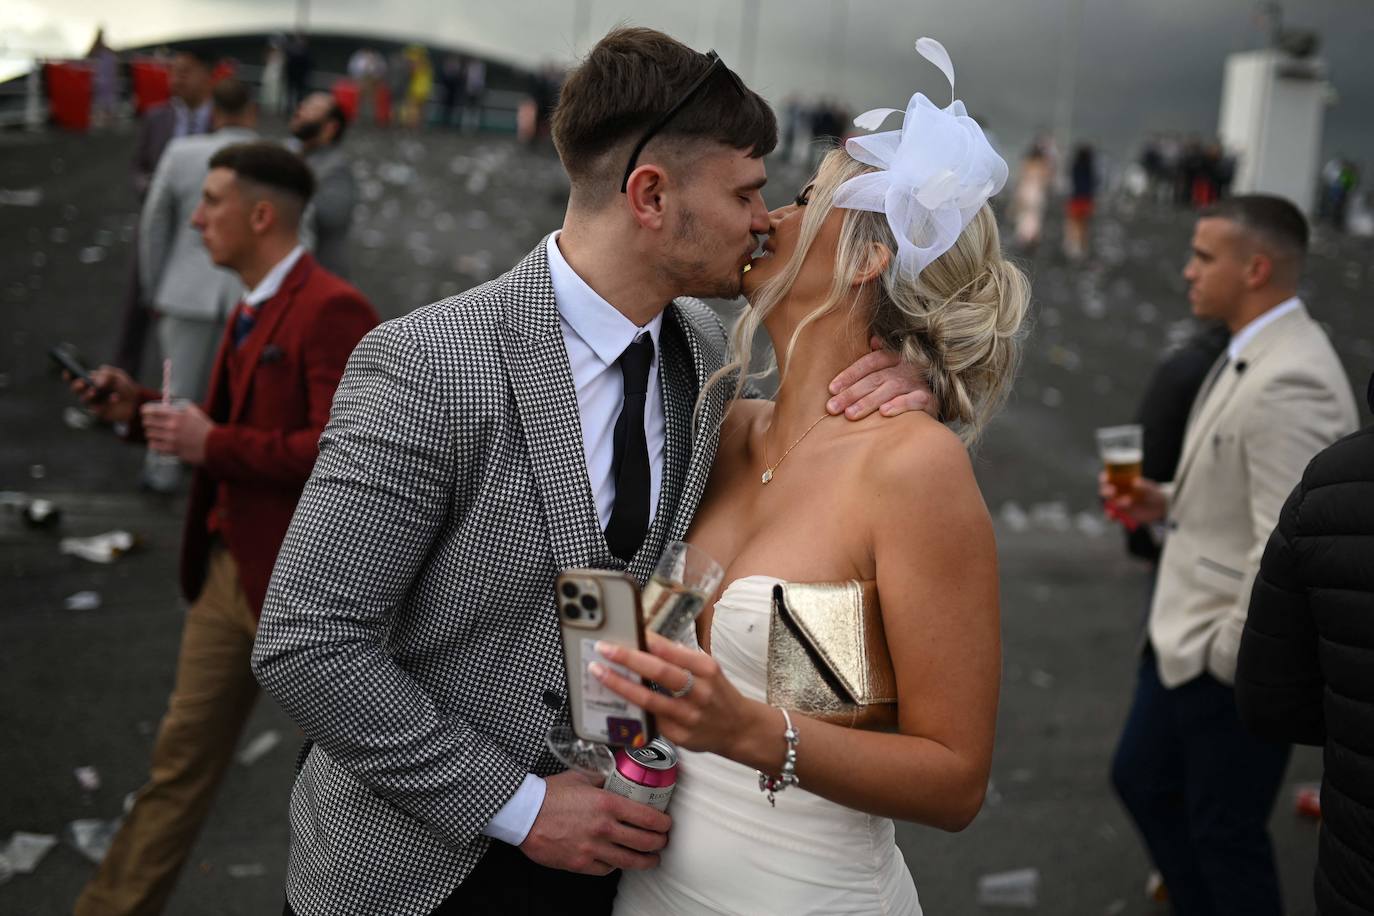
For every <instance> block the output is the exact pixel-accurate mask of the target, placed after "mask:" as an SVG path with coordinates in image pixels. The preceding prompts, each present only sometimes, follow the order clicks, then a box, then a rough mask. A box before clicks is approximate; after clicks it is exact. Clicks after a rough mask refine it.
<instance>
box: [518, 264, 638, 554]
mask: <svg viewBox="0 0 1374 916" xmlns="http://www.w3.org/2000/svg"><path fill="white" fill-rule="evenodd" d="M544 246H545V242H540V243H539V245H538V247H536V248H535V249H534V251H532V252H530V254H529V255H528V256H526V258H525V260H524V261H522V262H520V264H519V265H517V266H516V267H515V269H514V270H512V271H511V272H510V273H509V274H507V276H506V280H505V283H504V284H503V287H504V289H503V291H502V297H503V299H504V302H503V305H502V311H503V316H502V325H503V328H502V334H501V348H502V351H503V355H504V358H505V363H506V369H507V371H508V372H509V373H510V379H511V391H512V394H513V396H514V399H515V406H516V412H517V413H518V415H519V421H520V425H521V428H522V429H523V431H524V434H525V445H526V448H527V450H528V455H529V460H530V466H531V468H532V469H533V471H534V476H535V480H536V481H537V483H538V486H539V494H540V497H541V501H542V503H543V506H544V516H545V521H546V523H547V526H548V532H549V541H550V544H551V545H552V547H553V556H554V562H555V564H556V565H557V568H559V569H569V568H573V567H579V566H580V567H586V566H597V567H600V568H607V567H610V568H623V567H624V564H623V563H619V562H618V561H616V560H615V559H614V558H613V557H612V556H611V555H610V551H609V550H608V549H607V547H606V540H605V537H604V535H603V534H602V532H601V526H600V524H599V520H598V519H597V515H596V502H595V500H594V498H593V496H592V485H591V481H590V480H589V479H588V477H587V458H586V453H585V451H584V449H583V446H582V423H581V419H580V416H581V415H580V413H579V409H578V406H577V390H576V389H575V388H574V386H573V378H572V366H571V365H570V364H569V363H568V351H567V348H566V347H565V346H564V344H563V332H562V330H561V328H560V325H559V321H558V305H557V303H556V302H555V301H554V296H553V283H552V281H551V280H550V278H549V262H548V252H547V250H546V249H545V247H544Z"/></svg>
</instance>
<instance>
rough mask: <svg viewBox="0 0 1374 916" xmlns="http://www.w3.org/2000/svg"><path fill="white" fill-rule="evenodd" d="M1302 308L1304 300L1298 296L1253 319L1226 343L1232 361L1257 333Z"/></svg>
mask: <svg viewBox="0 0 1374 916" xmlns="http://www.w3.org/2000/svg"><path fill="white" fill-rule="evenodd" d="M1300 308H1302V300H1301V299H1299V298H1298V297H1297V296H1293V297H1292V298H1291V299H1285V300H1283V301H1282V302H1280V303H1279V304H1278V305H1276V306H1274V307H1273V308H1271V309H1270V310H1269V311H1267V312H1265V313H1264V314H1262V315H1260V316H1259V317H1258V318H1256V319H1254V320H1253V321H1251V322H1250V323H1249V324H1247V325H1246V326H1245V327H1243V328H1241V329H1240V330H1239V331H1237V332H1236V333H1234V334H1232V335H1231V342H1230V343H1228V344H1227V345H1226V356H1227V358H1228V359H1230V360H1231V362H1232V363H1234V362H1236V361H1237V360H1239V359H1240V355H1241V354H1242V353H1244V352H1245V347H1246V345H1247V344H1248V343H1250V341H1252V340H1254V339H1255V335H1256V334H1258V333H1259V332H1260V331H1263V330H1264V329H1265V328H1267V327H1268V326H1269V325H1271V324H1273V323H1274V322H1276V321H1278V320H1279V319H1280V318H1282V317H1283V316H1284V315H1287V314H1288V313H1289V312H1295V311H1297V310H1298V309H1300Z"/></svg>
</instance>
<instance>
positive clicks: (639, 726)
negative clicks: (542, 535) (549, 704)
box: [554, 569, 657, 748]
mask: <svg viewBox="0 0 1374 916" xmlns="http://www.w3.org/2000/svg"><path fill="white" fill-rule="evenodd" d="M554 589H555V595H556V600H557V604H558V623H559V628H560V629H561V631H562V634H563V660H564V664H565V666H566V668H567V674H568V699H569V703H570V705H571V708H572V726H573V731H574V732H576V733H577V736H578V737H579V738H584V739H586V740H587V741H598V742H600V743H602V744H610V745H615V746H618V747H631V748H635V747H642V746H643V745H645V744H647V743H648V742H649V740H650V739H652V738H653V737H654V736H655V735H656V734H657V732H656V730H655V727H654V719H653V714H652V713H647V712H645V711H644V710H642V709H640V708H639V707H638V706H635V705H634V704H632V703H630V702H629V701H628V700H626V699H624V698H623V697H621V696H620V695H619V694H617V693H615V692H614V691H612V690H611V689H610V688H608V687H606V686H605V685H604V684H602V683H601V682H600V681H599V680H597V679H596V677H595V676H594V675H593V674H592V673H591V672H590V671H588V670H587V667H588V666H589V665H590V664H591V663H592V662H600V663H601V664H603V665H606V666H607V667H609V668H612V669H613V670H615V671H616V672H618V673H619V674H621V675H622V676H624V677H626V678H628V679H630V680H632V681H634V682H636V683H641V682H642V681H641V679H640V677H639V675H637V674H634V673H633V672H631V671H628V670H626V669H625V668H622V667H620V666H619V665H615V664H612V663H611V662H608V661H607V660H606V659H605V658H602V657H601V655H600V654H599V653H597V651H596V643H597V642H598V641H599V640H605V641H606V642H613V643H617V644H619V645H622V646H629V647H631V648H635V649H643V648H644V613H643V610H642V609H641V608H640V603H639V587H638V586H637V585H636V584H635V581H634V580H633V579H631V578H630V577H629V576H627V575H625V574H624V573H619V572H613V571H611V570H605V569H568V570H564V571H563V572H561V573H559V574H558V578H557V579H556V580H555V583H554Z"/></svg>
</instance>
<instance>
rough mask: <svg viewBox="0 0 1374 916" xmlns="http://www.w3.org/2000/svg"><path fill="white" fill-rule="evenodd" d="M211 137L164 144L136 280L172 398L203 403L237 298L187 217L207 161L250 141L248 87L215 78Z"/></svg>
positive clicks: (233, 282) (238, 291) (252, 118)
mask: <svg viewBox="0 0 1374 916" xmlns="http://www.w3.org/2000/svg"><path fill="white" fill-rule="evenodd" d="M212 100H213V113H212V115H211V118H212V127H213V132H212V133H209V134H204V135H201V136H195V137H184V138H182V139H180V140H175V141H173V142H172V143H171V144H169V145H168V147H167V151H166V152H165V153H163V156H162V159H161V161H160V162H158V166H157V171H156V172H154V173H153V181H152V185H151V187H150V188H149V190H148V199H147V200H146V201H144V203H143V212H142V214H141V215H140V217H139V225H138V231H139V237H138V263H139V278H140V281H141V283H142V285H143V288H144V289H145V290H147V292H148V301H149V303H150V304H151V305H152V307H153V310H154V311H155V312H156V313H157V337H158V345H159V346H160V347H161V349H162V355H163V356H164V357H165V358H167V359H170V360H171V361H172V394H174V395H176V396H178V397H186V398H191V399H192V400H195V401H200V400H202V399H203V398H204V397H205V388H206V385H207V383H208V380H209V374H210V366H211V364H212V363H213V362H214V358H215V348H216V347H217V346H218V345H219V340H220V336H221V335H222V334H223V332H224V322H225V320H226V319H227V318H228V316H229V313H230V311H232V310H233V308H234V306H235V305H236V304H237V303H238V300H239V299H240V297H242V296H243V292H244V290H243V284H242V283H241V282H240V281H239V278H238V277H237V276H236V275H235V274H233V273H231V272H229V271H227V270H224V269H223V268H220V267H216V266H215V264H214V262H213V261H211V260H210V255H209V253H208V252H207V251H206V250H205V243H204V242H203V241H201V238H200V233H199V232H197V231H196V230H195V228H194V227H193V226H192V225H191V214H192V213H194V212H195V209H196V207H197V205H199V203H200V195H201V187H202V186H203V185H204V184H205V176H206V175H208V174H209V172H210V157H211V156H213V155H214V154H215V153H216V152H217V151H218V150H219V149H220V148H221V147H225V146H229V145H230V144H232V143H242V142H244V141H247V140H252V139H254V138H256V136H257V134H256V133H255V132H254V127H255V126H256V125H257V110H256V108H255V106H254V105H253V102H252V98H251V97H250V95H249V93H248V89H247V87H245V86H244V85H243V84H242V83H240V82H239V81H238V80H235V79H225V80H221V81H220V83H219V84H218V85H216V86H215V88H214V90H213V93H212Z"/></svg>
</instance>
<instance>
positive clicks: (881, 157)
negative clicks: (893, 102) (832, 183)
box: [834, 38, 1007, 280]
mask: <svg viewBox="0 0 1374 916" xmlns="http://www.w3.org/2000/svg"><path fill="white" fill-rule="evenodd" d="M916 50H917V51H919V52H920V54H921V56H922V57H924V58H925V59H926V60H928V61H930V62H931V63H933V64H934V65H935V66H937V67H939V68H940V70H941V71H942V72H943V73H944V74H945V76H946V77H947V78H948V79H949V91H950V98H951V99H952V101H951V102H950V104H949V107H947V108H936V107H935V103H934V102H932V101H931V100H930V99H928V98H926V97H925V95H924V94H922V93H920V92H918V93H916V94H915V95H913V96H912V97H911V101H910V102H908V103H907V106H906V113H905V119H904V120H903V122H902V127H901V129H900V130H889V131H884V132H882V133H878V134H870V135H868V136H866V137H851V138H850V139H849V141H848V142H847V143H846V144H845V150H846V151H847V152H848V153H849V155H850V156H852V157H854V158H855V159H857V160H858V161H859V162H863V163H865V164H867V165H871V166H874V167H876V168H878V169H881V171H878V172H866V173H865V174H863V175H859V176H857V177H855V178H851V179H849V180H848V181H846V182H844V183H843V184H841V185H840V186H839V187H838V188H836V189H835V196H834V204H835V206H837V207H843V208H845V209H849V210H871V211H873V212H874V213H885V214H887V222H888V225H889V226H891V227H892V234H893V235H894V236H896V237H897V263H898V265H899V268H900V270H901V273H902V274H903V276H905V277H907V278H908V279H910V280H915V279H916V277H917V276H919V275H920V273H921V271H922V270H924V269H925V267H926V265H927V264H929V263H930V262H931V261H934V260H935V259H936V258H938V257H939V256H940V255H942V254H944V253H945V252H946V251H949V249H950V248H952V247H953V246H954V243H955V241H957V240H958V238H959V234H960V233H961V232H963V231H964V228H965V227H966V226H968V224H969V222H971V221H972V220H973V217H974V216H975V215H977V213H978V211H979V210H980V209H981V208H982V206H983V204H985V203H986V202H987V200H988V198H989V197H991V196H992V195H994V194H996V193H997V192H998V191H1000V190H1002V186H1003V185H1005V184H1006V183H1007V163H1006V161H1005V160H1003V159H1002V157H1001V156H999V155H997V151H996V150H994V149H993V148H992V144H990V143H989V142H988V138H987V137H986V136H984V135H983V129H982V128H981V127H979V126H978V122H977V121H975V120H973V118H971V117H969V115H968V111H967V110H965V108H964V103H963V102H961V101H959V100H958V99H956V98H954V64H953V62H952V61H951V60H950V59H949V52H948V51H946V50H945V47H944V45H942V44H940V43H939V42H938V41H936V40H935V39H933V38H922V39H919V40H918V41H917V42H916ZM898 113H900V109H897V108H875V109H873V110H872V111H866V112H864V113H863V114H861V115H859V116H858V117H857V118H855V119H854V126H856V127H860V128H862V129H864V130H877V129H878V128H879V127H881V126H882V123H883V122H884V121H886V120H887V118H888V116H889V115H892V114H898Z"/></svg>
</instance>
